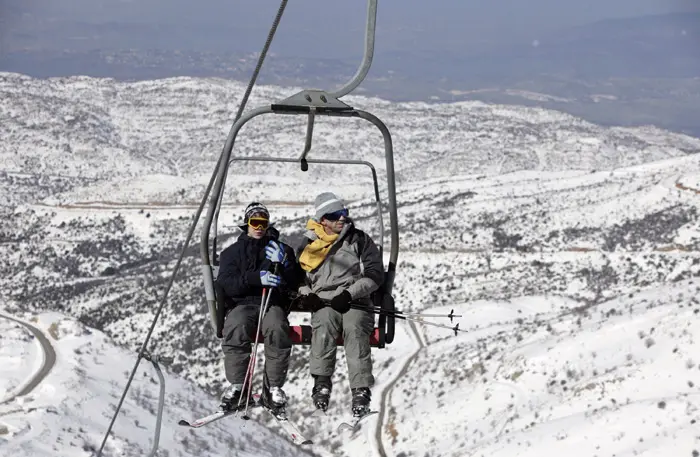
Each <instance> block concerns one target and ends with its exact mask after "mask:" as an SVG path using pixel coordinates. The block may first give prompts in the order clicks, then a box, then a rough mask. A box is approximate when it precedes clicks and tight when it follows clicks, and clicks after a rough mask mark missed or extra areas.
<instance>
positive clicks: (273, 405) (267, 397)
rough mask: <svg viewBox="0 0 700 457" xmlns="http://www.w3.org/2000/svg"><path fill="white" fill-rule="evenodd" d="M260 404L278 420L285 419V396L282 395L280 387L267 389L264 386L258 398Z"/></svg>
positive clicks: (282, 391)
mask: <svg viewBox="0 0 700 457" xmlns="http://www.w3.org/2000/svg"><path fill="white" fill-rule="evenodd" d="M260 402H261V403H262V405H263V407H265V408H267V409H269V410H270V412H271V413H272V414H274V415H275V416H277V417H278V418H285V417H286V414H287V412H286V407H287V394H285V393H284V390H282V388H281V387H269V388H268V387H267V386H265V387H264V388H263V393H262V395H261V396H260Z"/></svg>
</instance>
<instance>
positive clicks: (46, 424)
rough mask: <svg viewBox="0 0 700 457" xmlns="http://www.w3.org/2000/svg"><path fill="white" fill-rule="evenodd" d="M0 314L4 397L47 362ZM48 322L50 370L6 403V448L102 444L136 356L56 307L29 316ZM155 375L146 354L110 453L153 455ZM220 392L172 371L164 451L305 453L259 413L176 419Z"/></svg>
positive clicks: (82, 450) (46, 450) (66, 450)
mask: <svg viewBox="0 0 700 457" xmlns="http://www.w3.org/2000/svg"><path fill="white" fill-rule="evenodd" d="M3 316H4V313H3V314H0V340H1V341H2V342H3V343H2V345H1V346H0V349H1V351H0V366H2V376H1V377H0V383H1V384H0V394H2V393H4V394H5V395H4V396H3V398H7V397H8V396H9V395H10V394H12V393H13V392H14V389H16V387H18V386H19V385H21V384H22V383H23V382H24V381H25V380H29V379H31V377H32V376H33V375H34V374H35V372H36V368H37V366H41V364H42V358H43V353H42V350H41V346H40V345H39V344H37V343H36V339H35V338H32V337H31V336H30V335H31V333H29V331H27V329H26V328H25V327H23V326H22V325H21V324H19V323H16V322H13V321H10V320H8V319H6V318H5V317H3ZM25 317H27V318H28V320H27V322H28V323H29V324H30V325H34V326H37V327H38V328H39V329H40V330H41V331H42V332H44V333H45V334H46V336H47V338H48V339H49V341H50V344H51V346H52V347H53V348H54V349H55V351H56V353H57V354H56V355H57V356H56V361H55V364H54V365H53V367H52V368H51V371H50V373H49V375H48V376H47V377H46V378H45V379H43V381H42V382H41V383H40V384H39V386H38V387H37V388H36V389H35V390H34V391H32V392H31V393H30V394H28V395H25V396H22V397H18V398H16V399H13V400H11V401H9V402H6V401H3V402H2V403H1V404H0V449H2V450H3V455H11V454H12V455H17V456H32V457H35V456H36V457H43V456H47V457H49V456H51V457H53V456H56V455H60V456H62V457H72V456H76V457H77V456H81V457H82V456H89V455H94V452H96V451H97V449H99V446H100V444H101V442H102V438H103V437H104V434H105V432H106V431H107V427H108V425H109V421H110V420H111V416H112V413H113V410H114V407H115V406H116V403H117V402H118V401H119V398H120V396H121V393H122V390H123V387H124V385H125V384H126V379H127V376H128V374H129V373H130V371H131V369H132V368H133V364H134V362H135V359H134V358H133V355H132V354H129V353H127V352H125V351H124V350H121V349H118V348H116V347H115V346H114V345H113V343H111V342H110V341H109V338H107V337H105V335H104V334H103V333H101V332H98V331H95V330H90V329H88V328H86V327H85V326H84V325H82V324H80V323H79V322H77V321H76V320H75V319H73V318H67V317H65V316H62V315H60V314H58V313H42V314H40V315H38V316H37V315H35V316H30V315H27V316H25ZM158 392H159V384H158V377H157V374H156V371H155V370H154V368H153V366H152V365H151V364H150V363H148V362H144V363H143V364H142V365H141V366H140V368H139V371H138V373H137V375H136V377H135V378H134V384H133V387H132V390H131V393H130V395H129V396H128V397H127V399H126V400H125V404H124V409H123V410H122V411H123V414H122V415H121V416H120V417H119V418H118V419H117V422H116V423H115V426H114V429H113V436H112V437H110V439H109V440H108V442H107V446H106V447H105V455H113V456H116V455H125V456H126V455H129V456H131V455H147V454H148V453H149V452H150V451H151V448H152V446H153V436H154V430H155V429H154V426H155V423H156V412H157V407H158ZM213 401H215V400H214V399H212V398H211V397H210V396H208V395H206V394H205V393H204V392H202V391H201V390H200V389H198V388H196V387H194V386H192V385H191V384H189V383H186V382H183V381H182V380H181V379H178V378H177V377H174V376H172V375H167V373H166V404H165V409H164V413H163V426H162V429H161V434H160V440H159V444H160V448H161V449H162V451H160V454H158V455H166V453H167V455H170V456H190V455H199V456H260V455H268V456H278V455H308V454H306V453H305V452H303V451H301V450H299V448H297V447H296V446H294V445H292V444H290V443H288V442H287V441H286V440H285V439H284V438H281V437H278V436H276V435H275V434H274V433H272V432H271V431H269V430H268V429H266V428H264V427H261V426H260V425H258V424H256V423H255V422H252V421H251V422H246V425H245V427H231V424H230V423H228V424H226V423H224V422H220V423H217V424H212V426H211V427H208V428H207V429H204V430H198V431H197V432H196V433H195V432H191V431H188V430H184V429H183V428H182V427H180V426H178V425H177V422H178V420H180V419H182V418H185V419H190V418H193V417H195V416H196V415H203V414H208V413H209V412H210V409H211V404H212V402H213Z"/></svg>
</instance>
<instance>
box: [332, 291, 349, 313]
mask: <svg viewBox="0 0 700 457" xmlns="http://www.w3.org/2000/svg"><path fill="white" fill-rule="evenodd" d="M351 301H352V296H351V295H350V292H348V291H347V290H344V291H342V292H341V293H339V294H338V295H336V296H335V297H333V298H332V299H331V308H333V309H334V310H336V311H338V312H339V313H340V314H345V313H347V312H348V311H350V302H351Z"/></svg>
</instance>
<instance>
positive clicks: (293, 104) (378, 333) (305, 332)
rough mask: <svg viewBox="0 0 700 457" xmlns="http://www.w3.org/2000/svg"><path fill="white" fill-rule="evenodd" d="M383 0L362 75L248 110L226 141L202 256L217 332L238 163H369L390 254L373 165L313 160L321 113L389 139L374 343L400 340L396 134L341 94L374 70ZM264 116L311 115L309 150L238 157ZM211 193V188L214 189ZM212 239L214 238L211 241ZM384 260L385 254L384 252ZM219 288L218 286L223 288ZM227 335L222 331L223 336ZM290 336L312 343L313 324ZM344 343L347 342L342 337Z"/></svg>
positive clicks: (372, 16)
mask: <svg viewBox="0 0 700 457" xmlns="http://www.w3.org/2000/svg"><path fill="white" fill-rule="evenodd" d="M376 6H377V0H369V2H368V15H367V18H368V19H367V29H366V35H365V56H364V59H363V62H362V64H361V65H360V68H359V69H358V71H357V73H356V75H355V76H354V77H353V79H352V80H350V81H349V82H348V83H347V84H346V85H345V86H343V87H342V88H340V89H338V90H337V91H335V92H326V91H323V90H315V89H313V90H312V89H308V90H302V91H301V92H299V93H297V94H295V95H292V96H291V97H288V98H286V99H284V100H282V101H280V102H278V103H273V104H270V105H267V106H262V107H259V108H256V109H253V110H251V111H249V112H247V113H245V114H243V115H242V116H241V117H240V119H238V121H236V122H235V123H234V124H233V126H232V128H231V131H230V132H229V135H228V138H227V140H226V144H225V146H224V149H223V151H222V154H221V156H220V158H219V161H218V163H217V165H216V167H217V168H216V169H215V173H216V179H215V181H214V184H213V187H212V188H211V194H210V197H209V206H208V209H207V215H206V219H205V223H204V227H203V230H202V235H201V243H200V254H201V259H202V273H203V276H204V288H205V292H206V299H207V303H208V307H209V316H210V322H211V325H212V327H213V329H214V330H215V331H216V330H217V328H218V327H219V322H220V321H221V319H223V314H224V313H223V311H224V308H223V307H224V306H225V297H223V290H221V289H219V288H217V287H216V284H215V278H216V275H217V273H218V267H217V265H216V262H215V259H216V258H217V256H216V245H217V243H216V239H217V221H218V216H219V212H220V210H221V201H222V196H223V189H224V185H225V183H226V180H227V177H228V176H229V168H230V166H231V164H232V163H233V162H242V161H254V162H277V163H280V162H281V163H298V164H299V165H300V167H301V170H302V171H305V172H306V171H308V169H309V164H332V165H352V166H355V165H362V166H367V167H369V169H370V171H371V173H372V179H373V183H374V196H375V201H376V205H377V215H378V221H379V240H375V241H377V246H378V248H379V250H380V252H381V253H382V254H383V252H384V222H383V216H382V202H381V200H380V195H379V185H378V182H377V172H376V169H375V168H374V166H373V165H372V163H370V162H368V161H364V160H343V159H313V158H307V155H308V153H309V152H310V150H311V142H312V137H313V127H314V122H315V118H316V116H328V117H351V118H360V119H364V120H366V121H368V122H370V123H371V124H373V125H374V126H375V127H377V128H378V129H379V131H380V132H381V134H382V137H383V139H384V156H385V160H386V182H387V191H388V204H389V226H390V236H391V247H390V251H389V261H388V264H387V265H385V280H384V283H383V284H382V286H381V287H380V289H379V290H377V291H376V292H375V293H374V294H373V296H372V301H373V304H374V305H375V306H378V307H381V309H382V311H383V312H382V313H380V315H379V319H378V326H377V327H376V328H375V329H374V332H373V333H372V334H371V336H370V344H371V345H372V347H377V348H383V347H385V345H387V344H390V343H391V342H392V341H393V340H394V328H395V318H394V317H393V316H392V315H391V314H389V313H388V312H391V311H394V310H395V307H394V300H393V297H392V295H391V291H392V287H393V283H394V276H395V273H396V263H397V259H398V254H399V232H398V219H397V208H396V186H395V177H394V154H393V146H392V139H391V133H390V132H389V129H388V128H387V127H386V125H385V124H384V122H382V121H381V120H380V119H379V118H378V117H376V116H375V115H373V114H371V113H369V112H367V111H363V110H360V109H357V108H353V107H352V106H349V105H348V104H346V103H344V102H342V101H341V100H340V98H341V97H342V96H344V95H347V94H348V93H350V92H351V91H352V90H353V89H354V88H355V87H357V86H358V85H359V83H360V82H361V81H362V80H363V79H364V77H365V75H366V74H367V72H368V71H369V66H370V64H371V60H372V56H373V49H374V30H375V24H376ZM263 114H275V115H305V116H307V119H308V122H307V129H306V142H305V146H304V150H303V152H302V154H301V156H300V157H297V158H279V157H267V156H249V157H232V150H233V146H234V142H235V139H236V136H237V135H238V132H239V131H240V129H241V128H242V127H243V125H245V124H246V123H247V122H248V121H250V120H252V119H254V118H256V117H258V116H261V115H263ZM208 191H209V189H208ZM210 238H211V239H212V240H211V241H212V242H211V243H210ZM382 258H383V256H382ZM217 289H218V290H217ZM290 311H291V312H300V311H301V310H300V309H298V308H292V309H291V310H290ZM218 336H219V337H221V335H218ZM290 336H291V337H292V341H293V344H295V345H308V344H310V343H311V326H309V325H294V326H291V329H290ZM338 343H339V344H340V343H342V337H341V338H340V339H339V341H338Z"/></svg>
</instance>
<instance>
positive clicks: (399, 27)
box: [0, 0, 700, 57]
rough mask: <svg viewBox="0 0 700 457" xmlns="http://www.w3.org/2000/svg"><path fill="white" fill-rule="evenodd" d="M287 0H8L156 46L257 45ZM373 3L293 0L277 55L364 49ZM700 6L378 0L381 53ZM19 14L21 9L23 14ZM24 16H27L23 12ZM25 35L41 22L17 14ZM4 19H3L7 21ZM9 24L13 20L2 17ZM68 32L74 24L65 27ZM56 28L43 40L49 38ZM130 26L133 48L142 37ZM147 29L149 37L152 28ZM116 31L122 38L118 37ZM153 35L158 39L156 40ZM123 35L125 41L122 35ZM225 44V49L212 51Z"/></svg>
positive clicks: (656, 0) (2, 11)
mask: <svg viewBox="0 0 700 457" xmlns="http://www.w3.org/2000/svg"><path fill="white" fill-rule="evenodd" d="M279 3H280V2H279V0H196V1H195V0H0V15H4V16H7V15H8V14H9V13H8V12H9V11H10V10H11V9H13V10H14V12H15V14H16V13H17V11H22V12H28V13H30V14H31V17H33V18H34V20H35V21H36V20H37V19H38V20H42V21H45V22H44V24H47V23H49V22H47V21H54V23H56V21H59V22H67V23H70V22H87V23H92V24H101V23H107V22H109V23H112V24H114V23H116V24H122V25H123V24H132V25H133V24H137V25H138V26H140V27H142V28H146V27H147V28H149V29H150V30H151V31H158V30H160V31H161V32H162V35H161V36H159V37H157V39H156V42H154V43H149V42H148V41H147V40H146V39H143V40H145V42H142V43H136V44H140V46H139V47H141V46H142V47H146V48H147V47H156V46H151V45H152V44H156V45H158V46H163V45H164V44H167V43H171V44H172V46H173V47H176V48H183V47H191V48H192V49H198V50H203V49H206V48H212V50H223V49H228V50H257V49H259V48H260V47H261V46H262V44H263V41H264V37H265V35H266V33H267V30H268V28H269V25H270V23H271V22H272V19H273V17H274V14H275V12H276V10H277V7H278V5H279ZM366 4H367V2H366V0H291V1H289V3H288V6H287V10H286V12H285V16H284V18H283V22H282V26H281V28H280V30H279V32H278V37H277V40H276V41H275V44H274V46H273V52H278V53H282V54H287V55H301V56H310V55H315V54H317V55H320V56H324V57H325V56H329V57H330V55H329V54H334V55H336V56H345V57H349V56H351V55H353V56H354V55H356V54H359V53H361V51H362V35H361V33H362V29H363V26H364V17H365V11H366ZM690 10H694V11H698V10H700V0H577V1H573V0H429V1H428V0H379V18H378V20H379V24H378V27H379V28H378V42H377V51H378V52H383V51H394V50H397V49H401V50H406V49H412V48H418V49H420V50H424V51H430V50H434V49H436V48H439V47H449V48H455V49H459V48H461V47H469V46H479V44H480V43H496V42H499V43H503V42H506V43H507V42H513V41H519V40H528V41H531V40H534V39H537V38H538V37H539V36H540V35H541V34H546V33H548V32H551V31H553V30H556V29H559V28H565V27H569V26H573V25H579V24H584V23H587V22H591V21H596V20H600V19H606V18H613V17H621V16H641V15H647V14H659V13H668V12H676V11H690ZM15 17H16V16H15ZM25 17H26V16H25ZM11 24H13V25H10V26H9V27H10V28H11V29H12V31H13V32H20V33H22V34H24V35H25V36H27V35H29V36H31V34H32V33H33V30H31V28H32V27H34V26H35V25H27V24H35V22H34V23H31V22H29V23H28V22H25V21H13V22H12V23H11ZM0 25H1V23H0ZM4 26H5V27H7V22H5V24H4ZM67 28H68V29H69V27H67ZM50 33H56V32H49V34H46V36H42V37H41V38H42V39H43V40H44V41H47V42H50V41H51V39H52V36H50ZM127 35H128V34H127V33H126V32H125V36H124V39H125V40H126V41H125V42H128V45H129V46H133V45H134V44H135V40H138V39H140V38H138V37H140V36H141V35H139V34H130V35H131V36H127ZM144 36H145V35H144ZM117 38H118V37H117ZM149 39H150V38H149ZM129 40H130V41H129ZM117 41H118V40H117ZM214 48H218V49H214Z"/></svg>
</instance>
